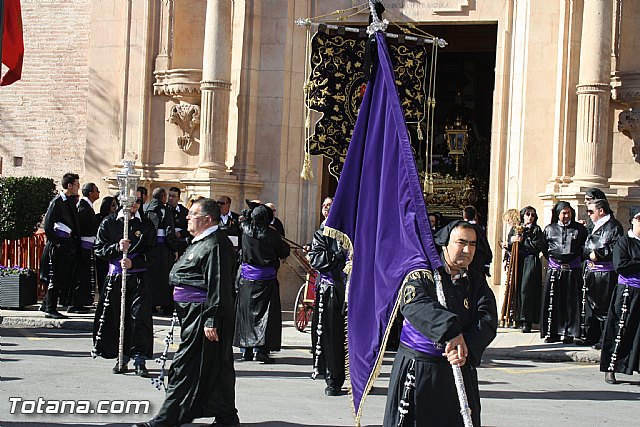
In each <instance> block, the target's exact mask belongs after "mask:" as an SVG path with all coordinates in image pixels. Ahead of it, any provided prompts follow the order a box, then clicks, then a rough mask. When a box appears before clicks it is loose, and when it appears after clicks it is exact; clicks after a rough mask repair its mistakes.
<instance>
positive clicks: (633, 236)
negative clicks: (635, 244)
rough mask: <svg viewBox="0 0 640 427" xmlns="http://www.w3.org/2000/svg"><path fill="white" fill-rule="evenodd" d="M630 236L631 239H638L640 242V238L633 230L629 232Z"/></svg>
mask: <svg viewBox="0 0 640 427" xmlns="http://www.w3.org/2000/svg"><path fill="white" fill-rule="evenodd" d="M627 234H628V235H629V237H631V238H632V239H637V240H640V236H636V233H634V232H633V230H629V232H628V233H627Z"/></svg>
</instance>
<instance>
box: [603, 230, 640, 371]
mask: <svg viewBox="0 0 640 427" xmlns="http://www.w3.org/2000/svg"><path fill="white" fill-rule="evenodd" d="M613 264H614V267H615V269H616V272H617V273H619V274H622V275H625V276H630V275H638V274H640V240H638V239H636V238H632V237H630V236H628V235H623V236H621V237H620V238H619V239H618V241H617V242H616V244H615V246H614V247H613ZM625 292H627V293H628V296H627V297H626V298H625ZM625 299H626V309H627V312H626V314H625V319H624V327H623V328H622V330H620V327H619V325H620V318H621V316H622V303H623V301H624V300H625ZM619 333H620V337H619V339H620V344H619V346H618V348H617V349H615V347H616V338H617V337H618V334H619ZM614 351H615V353H616V361H615V363H613V369H610V368H611V359H612V355H613V353H614ZM600 370H601V371H602V372H606V371H613V372H621V373H624V374H628V375H631V374H633V373H634V372H640V288H636V287H633V286H627V285H623V284H620V283H619V284H617V285H616V287H615V288H614V290H613V296H612V299H611V305H610V306H609V312H608V314H607V321H606V324H605V329H604V332H603V334H602V352H601V354H600Z"/></svg>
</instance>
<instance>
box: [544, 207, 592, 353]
mask: <svg viewBox="0 0 640 427" xmlns="http://www.w3.org/2000/svg"><path fill="white" fill-rule="evenodd" d="M575 214H576V213H575V211H574V210H573V208H572V207H571V205H570V204H569V203H567V202H562V201H560V202H558V203H556V204H555V206H554V207H553V211H552V213H551V224H549V225H547V226H546V227H545V229H544V237H545V242H546V247H545V250H544V256H545V257H546V258H547V259H548V260H549V265H548V268H547V277H546V279H545V284H544V294H543V301H542V315H541V316H540V322H541V323H540V337H541V338H544V342H546V343H551V342H558V341H562V342H563V343H565V344H568V343H572V342H573V339H574V338H575V337H579V336H580V291H581V289H582V283H583V278H582V268H581V261H582V259H581V257H582V251H583V247H584V243H585V241H586V240H587V229H586V228H585V227H584V225H582V224H580V223H578V222H576V220H575Z"/></svg>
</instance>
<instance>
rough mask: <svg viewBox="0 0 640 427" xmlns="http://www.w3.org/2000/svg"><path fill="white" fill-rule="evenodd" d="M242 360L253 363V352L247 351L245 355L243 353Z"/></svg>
mask: <svg viewBox="0 0 640 427" xmlns="http://www.w3.org/2000/svg"><path fill="white" fill-rule="evenodd" d="M240 360H244V361H245V362H250V361H252V360H253V351H249V350H245V351H244V353H242V357H241V358H240Z"/></svg>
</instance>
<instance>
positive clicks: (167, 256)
mask: <svg viewBox="0 0 640 427" xmlns="http://www.w3.org/2000/svg"><path fill="white" fill-rule="evenodd" d="M151 197H152V198H151V201H150V202H149V204H148V205H147V207H146V209H145V214H146V216H147V218H149V219H150V220H151V222H153V225H154V226H155V227H156V234H157V236H158V246H157V247H156V248H155V251H156V254H155V256H154V261H153V265H151V266H150V268H149V280H150V281H151V289H152V291H151V293H152V295H153V297H152V302H151V305H152V306H153V307H158V306H159V307H160V313H161V314H162V315H164V316H171V315H172V314H173V298H172V296H171V288H170V286H169V272H170V271H171V266H173V263H174V262H175V260H176V259H177V254H178V248H177V246H176V234H175V225H174V223H173V212H171V209H170V208H169V207H167V190H165V189H164V188H162V187H158V188H156V189H155V190H153V193H152V194H151Z"/></svg>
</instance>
